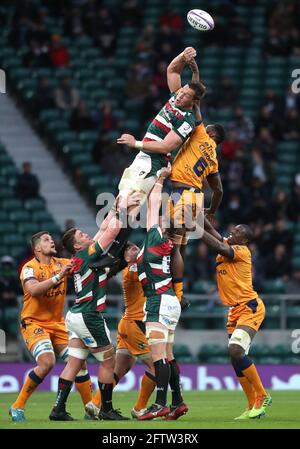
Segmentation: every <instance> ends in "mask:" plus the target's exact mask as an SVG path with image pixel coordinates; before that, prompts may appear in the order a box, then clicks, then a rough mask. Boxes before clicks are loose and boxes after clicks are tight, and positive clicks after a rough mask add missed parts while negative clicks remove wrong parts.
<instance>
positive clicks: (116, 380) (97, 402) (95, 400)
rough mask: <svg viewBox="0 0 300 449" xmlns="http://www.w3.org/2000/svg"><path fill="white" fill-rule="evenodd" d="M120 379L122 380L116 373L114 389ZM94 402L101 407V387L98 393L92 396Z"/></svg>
mask: <svg viewBox="0 0 300 449" xmlns="http://www.w3.org/2000/svg"><path fill="white" fill-rule="evenodd" d="M119 380H120V379H119V377H118V376H117V375H116V373H114V381H113V389H114V388H115V386H116V385H117V384H118V383H119ZM92 403H93V404H94V405H96V407H99V408H100V407H101V393H100V390H99V389H98V390H97V391H96V393H95V394H94V396H93V397H92Z"/></svg>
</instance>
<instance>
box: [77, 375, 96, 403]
mask: <svg viewBox="0 0 300 449" xmlns="http://www.w3.org/2000/svg"><path fill="white" fill-rule="evenodd" d="M83 371H84V374H83V375H82V376H77V377H76V379H75V383H76V388H77V390H78V391H79V394H80V396H81V400H82V403H83V405H85V404H87V403H88V402H90V401H91V400H92V395H93V387H92V382H91V378H90V375H89V373H88V371H87V370H83Z"/></svg>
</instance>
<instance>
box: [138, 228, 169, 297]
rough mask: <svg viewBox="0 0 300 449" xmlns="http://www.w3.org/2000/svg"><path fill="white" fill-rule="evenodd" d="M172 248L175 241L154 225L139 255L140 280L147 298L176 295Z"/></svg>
mask: <svg viewBox="0 0 300 449" xmlns="http://www.w3.org/2000/svg"><path fill="white" fill-rule="evenodd" d="M172 249H173V243H172V242H171V240H170V239H167V238H165V237H163V235H162V231H161V228H160V227H159V226H158V225H155V226H152V228H150V229H149V231H148V232H147V235H146V238H145V242H144V245H143V248H142V249H141V251H140V253H139V254H138V257H137V267H138V275H139V280H140V282H141V284H142V286H143V290H144V294H145V296H146V299H147V300H148V299H150V298H160V297H161V295H171V296H175V293H174V290H173V283H172V276H171V270H170V264H171V253H172Z"/></svg>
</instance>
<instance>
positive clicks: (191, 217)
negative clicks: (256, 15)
mask: <svg viewBox="0 0 300 449" xmlns="http://www.w3.org/2000/svg"><path fill="white" fill-rule="evenodd" d="M178 87H179V85H178V84H176V80H174V85H173V89H174V90H176V89H177V88H178ZM194 112H195V117H196V128H195V131H194V132H193V134H192V135H191V137H190V138H189V140H188V141H187V142H186V143H185V144H184V145H183V146H182V147H181V149H180V150H179V152H178V154H177V155H176V157H175V159H174V161H173V163H172V173H171V176H170V179H171V181H172V192H171V198H170V201H169V214H170V220H171V224H172V227H173V228H174V229H175V231H174V237H173V242H174V245H175V249H174V252H173V254H172V258H171V272H172V277H173V285H174V290H175V293H176V296H177V298H178V299H179V300H180V301H181V299H182V295H183V273H184V255H185V247H186V245H187V242H188V231H193V230H195V225H196V219H197V216H198V214H199V213H200V212H201V210H202V206H203V204H202V203H203V200H204V199H203V193H202V188H203V183H204V180H205V179H206V180H207V182H208V184H209V186H210V188H211V190H212V197H211V203H210V207H209V208H208V209H207V210H206V216H207V217H208V218H209V219H210V220H212V219H213V216H214V214H215V213H216V211H217V209H218V207H219V205H220V203H221V201H222V197H223V188H222V181H221V177H220V174H219V171H218V159H217V152H216V147H217V145H218V144H220V143H221V142H222V141H223V140H224V137H225V132H224V128H223V127H222V126H221V125H219V124H211V125H208V126H206V127H205V126H204V124H203V122H202V116H201V112H200V102H196V103H195V105H194Z"/></svg>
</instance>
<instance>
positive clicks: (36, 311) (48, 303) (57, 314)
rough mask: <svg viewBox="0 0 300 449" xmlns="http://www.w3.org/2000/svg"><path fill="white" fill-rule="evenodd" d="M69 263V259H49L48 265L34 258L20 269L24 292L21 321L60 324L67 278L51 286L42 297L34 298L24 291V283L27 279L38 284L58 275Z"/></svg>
mask: <svg viewBox="0 0 300 449" xmlns="http://www.w3.org/2000/svg"><path fill="white" fill-rule="evenodd" d="M68 263H69V259H60V258H58V257H51V262H50V264H49V265H46V264H43V263H41V262H39V260H38V259H36V258H35V257H34V258H33V259H31V260H30V261H29V262H27V263H25V265H24V266H23V268H22V271H21V274H20V279H21V283H22V288H23V291H24V304H23V308H22V312H21V319H22V320H25V319H32V320H36V321H41V322H60V321H61V319H62V317H63V311H64V303H65V298H66V292H67V277H66V276H65V277H64V278H63V279H61V281H60V282H59V284H57V285H53V288H51V289H50V290H48V291H47V292H46V294H45V295H44V296H39V297H38V298H35V297H33V296H31V295H30V293H29V292H28V291H27V289H26V282H27V281H28V280H29V279H36V280H38V281H39V282H42V281H46V280H47V279H50V278H52V277H53V276H54V275H55V274H58V273H59V272H60V271H61V269H62V267H63V266H64V265H67V264H68Z"/></svg>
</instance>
